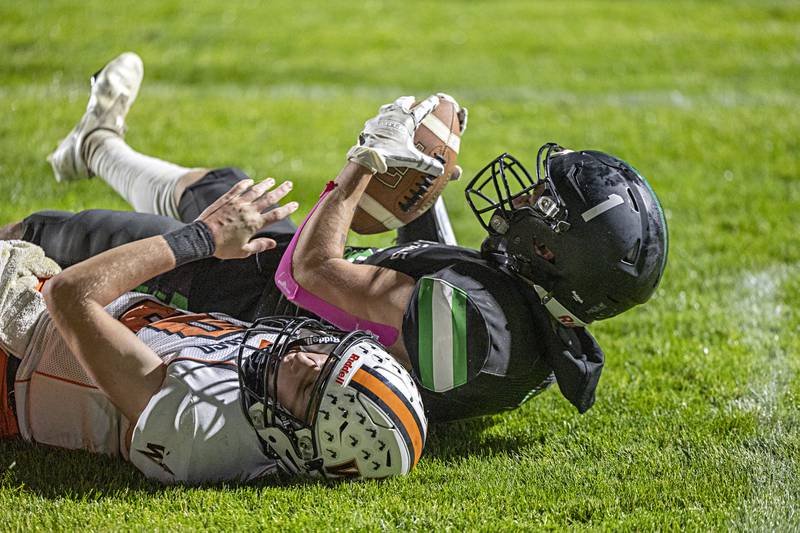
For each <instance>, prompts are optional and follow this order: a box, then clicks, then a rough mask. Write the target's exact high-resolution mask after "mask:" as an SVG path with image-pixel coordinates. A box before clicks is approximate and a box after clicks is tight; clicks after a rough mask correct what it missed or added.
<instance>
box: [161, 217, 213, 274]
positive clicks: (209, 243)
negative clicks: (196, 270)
mask: <svg viewBox="0 0 800 533" xmlns="http://www.w3.org/2000/svg"><path fill="white" fill-rule="evenodd" d="M164 240H166V241H167V244H168V245H169V247H170V249H172V253H173V254H175V266H176V267H179V266H181V265H185V264H186V263H191V262H192V261H197V260H198V259H205V258H206V257H211V256H212V255H214V251H215V249H216V246H214V237H213V236H212V235H211V230H210V229H208V226H207V225H206V223H205V222H201V221H199V220H196V221H194V222H192V223H191V224H187V225H186V226H184V227H182V228H181V229H179V230H175V231H173V232H171V233H167V234H166V235H164Z"/></svg>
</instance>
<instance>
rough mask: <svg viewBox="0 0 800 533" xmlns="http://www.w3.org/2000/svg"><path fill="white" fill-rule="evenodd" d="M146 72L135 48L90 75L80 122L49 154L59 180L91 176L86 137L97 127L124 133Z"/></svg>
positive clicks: (119, 133)
mask: <svg viewBox="0 0 800 533" xmlns="http://www.w3.org/2000/svg"><path fill="white" fill-rule="evenodd" d="M143 76H144V65H143V64H142V59H141V58H140V57H139V56H138V55H136V54H134V53H133V52H125V53H124V54H122V55H120V56H118V57H116V58H115V59H113V60H111V61H110V62H109V63H108V64H107V65H106V66H105V67H103V69H102V70H100V71H99V72H97V73H96V74H95V75H94V76H92V78H91V84H92V88H91V92H90V96H89V104H88V105H87V106H86V113H84V115H83V117H82V118H81V120H80V122H78V125H77V126H75V127H74V128H73V129H72V131H71V132H69V135H67V136H66V138H64V140H62V141H61V143H60V144H59V145H58V148H56V149H55V151H54V152H53V153H52V154H50V155H49V156H47V160H48V161H49V162H50V164H51V165H52V167H53V172H54V173H55V178H56V181H70V180H78V179H84V178H88V177H91V176H92V175H93V174H92V172H91V170H89V168H88V167H87V166H86V154H85V153H84V147H83V141H84V140H85V139H86V137H87V136H88V135H89V134H90V133H92V132H94V131H97V130H108V131H112V132H114V133H116V134H117V135H119V136H120V137H123V136H124V135H125V130H126V129H127V128H126V126H125V116H126V115H127V114H128V111H129V110H130V108H131V105H132V104H133V102H134V100H136V95H137V94H138V93H139V86H140V85H141V84H142V77H143Z"/></svg>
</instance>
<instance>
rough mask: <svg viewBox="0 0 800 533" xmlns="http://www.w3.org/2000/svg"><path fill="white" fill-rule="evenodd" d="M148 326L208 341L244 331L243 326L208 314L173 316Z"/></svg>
mask: <svg viewBox="0 0 800 533" xmlns="http://www.w3.org/2000/svg"><path fill="white" fill-rule="evenodd" d="M147 326H148V327H150V328H152V329H155V330H158V331H163V332H165V333H170V334H173V335H180V336H181V337H204V338H207V339H218V338H220V337H224V336H225V335H230V334H231V333H237V332H239V331H242V330H243V329H244V327H242V326H238V325H236V324H233V323H231V322H227V321H225V320H221V319H219V318H214V317H212V316H210V315H208V314H201V315H179V316H171V317H168V318H165V319H164V320H159V321H157V322H153V323H152V324H147Z"/></svg>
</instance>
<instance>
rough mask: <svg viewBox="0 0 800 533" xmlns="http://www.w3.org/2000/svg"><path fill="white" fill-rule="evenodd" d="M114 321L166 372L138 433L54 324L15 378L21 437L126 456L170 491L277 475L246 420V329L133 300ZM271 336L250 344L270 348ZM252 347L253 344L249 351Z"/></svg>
mask: <svg viewBox="0 0 800 533" xmlns="http://www.w3.org/2000/svg"><path fill="white" fill-rule="evenodd" d="M106 309H107V311H108V312H109V313H110V314H111V315H112V316H113V317H115V318H117V319H118V320H120V322H122V323H123V324H125V325H126V326H127V327H128V328H129V329H130V330H131V331H133V332H134V333H136V335H137V336H138V337H139V338H140V339H141V340H142V341H143V342H144V343H145V344H147V345H148V346H149V347H150V348H151V349H153V351H154V352H155V353H156V354H157V355H158V356H159V357H160V358H161V359H162V360H163V361H164V363H165V364H167V373H166V377H165V379H164V383H163V385H162V388H161V390H159V391H158V392H157V393H156V394H155V395H153V397H152V398H151V400H150V402H149V403H148V405H147V407H146V408H145V409H144V411H143V412H142V415H141V416H140V418H139V420H137V421H136V424H135V427H134V428H133V438H132V441H131V447H130V451H128V449H127V446H126V442H125V440H126V434H127V432H128V430H129V428H130V424H129V422H128V421H127V420H126V419H125V417H123V416H122V414H121V413H120V412H119V411H118V410H117V409H116V408H115V407H114V405H113V404H112V403H111V402H110V401H109V399H108V398H107V397H106V396H105V395H104V394H103V393H102V392H101V391H100V390H99V389H98V388H97V386H96V385H95V383H94V381H93V380H92V378H91V377H90V376H88V375H87V374H86V372H85V371H84V370H83V368H82V367H81V365H80V363H79V362H78V361H77V359H76V358H75V356H74V355H73V354H72V353H71V352H70V350H69V348H68V347H67V345H66V344H65V343H64V341H63V339H61V336H60V335H59V334H58V331H57V330H56V328H55V326H54V325H53V324H52V322H51V321H50V318H49V316H48V315H47V314H44V315H42V318H41V319H40V320H39V323H38V324H37V325H36V328H35V331H34V335H33V339H32V341H31V343H30V344H29V346H28V350H27V351H26V353H25V357H24V358H23V360H22V362H21V364H20V368H19V370H18V372H17V380H16V384H15V393H16V398H17V416H18V421H19V426H20V432H21V434H22V436H23V437H24V438H25V439H27V440H30V441H35V442H40V443H43V444H48V445H53V446H58V447H61V448H71V449H85V450H89V451H92V452H97V453H106V454H111V455H117V454H120V455H123V456H124V457H126V458H127V459H129V460H130V461H131V462H132V463H133V464H134V465H135V466H136V467H137V468H138V469H139V470H141V471H142V472H143V473H144V474H145V475H147V476H148V477H152V478H156V479H158V480H160V481H163V482H176V481H182V482H190V483H192V482H204V481H222V480H230V481H246V480H249V479H253V478H256V477H259V476H262V475H264V474H266V473H269V472H272V471H274V470H275V463H274V461H272V460H271V459H269V458H267V457H266V456H265V455H264V453H263V451H262V449H261V445H260V443H259V441H258V438H257V436H256V433H255V430H254V429H253V428H252V427H251V426H250V423H249V422H248V421H247V419H246V418H245V416H244V414H243V413H242V409H241V405H240V402H239V394H240V392H239V380H238V373H237V368H236V356H237V353H238V351H239V346H240V345H241V342H242V338H243V336H244V331H245V328H246V327H247V325H248V324H247V323H245V322H241V321H238V320H235V319H232V318H230V317H228V316H226V315H221V314H217V313H204V314H189V313H187V312H185V311H180V310H177V309H174V308H172V307H168V306H165V305H163V304H161V303H160V302H158V301H157V300H156V299H154V298H152V297H150V296H146V295H142V294H138V293H128V294H125V295H123V296H122V297H120V298H118V299H117V300H115V301H114V302H112V303H111V304H110V305H109V306H108V307H107V308H106ZM271 337H272V336H271V335H268V334H261V335H258V336H253V337H252V338H251V340H248V344H249V345H251V346H262V345H264V344H265V343H268V342H271V341H272V338H271ZM251 341H252V343H251Z"/></svg>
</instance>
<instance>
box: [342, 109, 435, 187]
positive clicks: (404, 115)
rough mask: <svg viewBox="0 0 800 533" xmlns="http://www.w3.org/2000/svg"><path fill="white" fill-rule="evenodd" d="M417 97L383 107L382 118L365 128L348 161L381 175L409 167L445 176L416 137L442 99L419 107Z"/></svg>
mask: <svg viewBox="0 0 800 533" xmlns="http://www.w3.org/2000/svg"><path fill="white" fill-rule="evenodd" d="M414 101H415V98H414V97H413V96H401V97H400V98H398V99H397V100H395V101H394V102H393V103H391V104H387V105H385V106H382V107H381V108H380V110H379V111H378V115H377V116H375V117H373V118H371V119H369V120H368V121H367V122H366V123H365V124H364V131H362V132H361V134H360V135H359V136H358V144H357V145H355V146H353V147H352V148H351V149H350V151H349V152H347V159H348V160H350V161H352V162H354V163H357V164H359V165H362V166H364V167H366V168H368V169H370V170H371V171H373V172H377V173H379V174H381V173H384V172H386V170H387V169H388V168H390V167H406V168H412V169H415V170H419V171H420V172H423V173H425V174H431V175H433V176H441V175H442V174H444V165H443V164H442V163H441V162H440V161H438V160H436V159H435V158H433V157H431V156H428V155H425V154H423V153H422V152H420V151H419V150H417V148H416V146H414V133H415V132H416V131H417V128H418V127H419V125H420V124H422V120H423V119H424V118H425V117H427V116H428V115H429V114H430V113H431V112H433V110H434V109H436V106H437V105H439V97H438V96H436V95H433V96H429V97H428V98H426V99H425V100H423V101H422V102H420V103H419V104H418V105H417V106H416V107H414V108H413V109H411V106H413V105H414Z"/></svg>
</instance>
